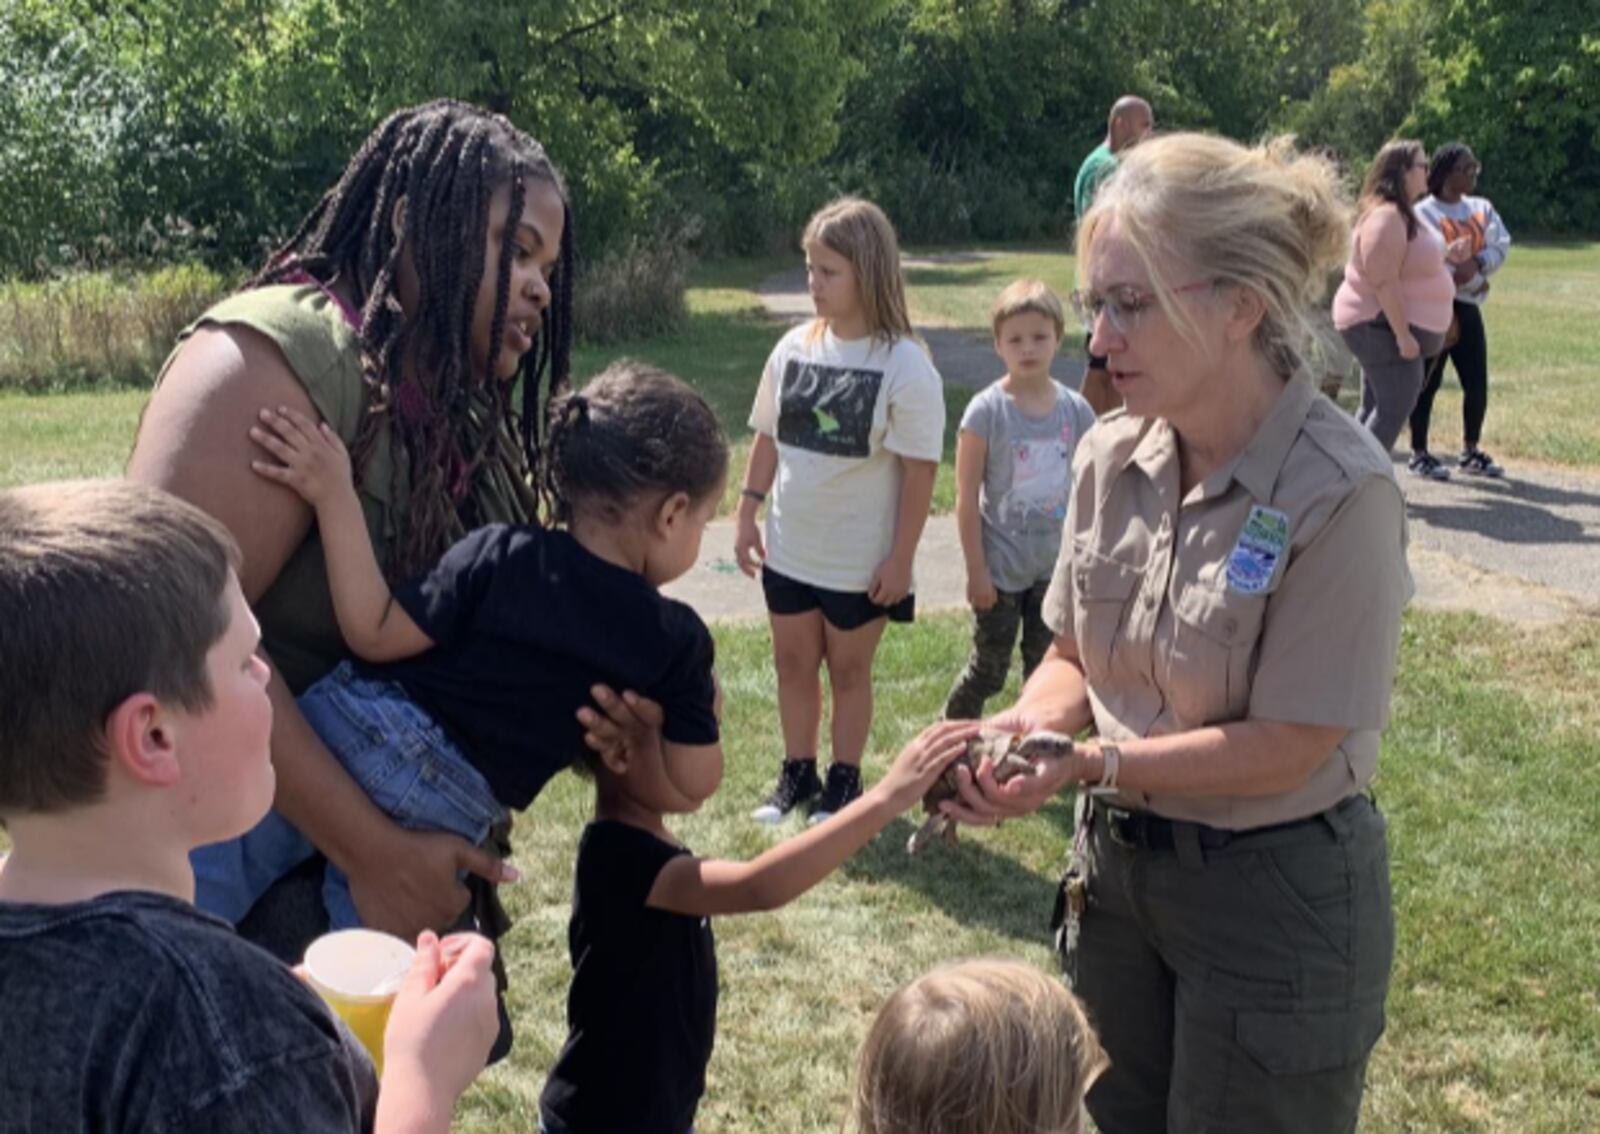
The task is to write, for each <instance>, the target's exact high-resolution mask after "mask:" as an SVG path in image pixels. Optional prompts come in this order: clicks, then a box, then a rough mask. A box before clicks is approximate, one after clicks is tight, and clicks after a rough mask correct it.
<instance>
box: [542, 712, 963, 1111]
mask: <svg viewBox="0 0 1600 1134" xmlns="http://www.w3.org/2000/svg"><path fill="white" fill-rule="evenodd" d="M977 731H978V726H977V723H976V722H973V721H943V722H941V723H939V724H936V725H934V726H933V727H931V728H929V729H927V730H926V731H925V732H923V733H922V735H920V736H918V737H917V738H916V739H915V740H913V741H912V742H911V743H910V744H908V745H906V747H905V749H904V750H903V751H902V752H901V753H900V755H899V756H898V757H897V758H896V759H895V762H894V765H893V767H891V768H890V769H889V772H888V774H887V775H885V776H884V777H883V779H882V780H880V781H879V782H878V783H877V784H875V785H874V786H873V787H872V788H870V789H868V791H867V792H866V793H865V794H864V795H862V796H859V797H858V798H857V799H855V800H854V801H853V802H852V803H850V804H849V805H847V806H846V807H844V808H843V809H842V810H840V811H838V812H836V813H835V814H833V815H831V816H829V817H828V818H827V819H826V820H825V821H823V822H821V823H819V824H817V825H816V826H813V827H808V828H807V829H806V830H804V831H803V832H801V833H800V834H798V835H796V836H795V837H794V838H792V839H789V840H787V841H786V842H782V843H779V844H778V845H777V846H775V847H773V848H772V849H770V850H768V851H767V852H766V853H764V854H762V855H761V856H760V857H759V858H757V859H755V860H754V861H753V862H729V861H726V860H717V859H702V858H696V857H695V856H694V855H693V854H692V853H690V851H689V850H688V848H687V847H685V846H684V845H683V844H682V843H680V842H678V840H677V839H675V838H674V837H673V835H672V832H670V831H669V830H667V827H666V824H665V822H664V821H663V820H664V817H665V816H666V815H669V814H674V813H681V812H687V811H693V810H695V809H696V808H697V807H699V805H700V803H701V802H702V801H701V800H698V799H693V798H688V797H686V796H684V795H683V794H682V793H681V792H680V791H679V790H678V789H677V787H676V786H675V785H674V783H673V780H672V777H671V775H670V774H669V772H668V768H667V763H668V761H669V759H670V757H669V756H668V755H667V754H666V752H665V751H664V750H665V749H666V748H668V747H669V746H668V745H660V746H655V745H638V746H634V747H632V748H629V747H625V746H611V747H608V748H607V749H606V750H605V751H604V752H602V753H601V754H599V755H593V754H586V759H587V760H588V762H589V765H590V767H591V768H592V769H593V771H594V777H595V788H596V803H595V820H594V822H592V823H590V824H589V825H588V826H587V827H586V828H585V829H584V832H583V837H582V839H581V840H580V842H579V844H578V865H577V870H576V881H575V883H574V887H573V901H572V922H571V925H570V927H569V929H568V946H569V948H570V950H571V953H572V968H573V974H572V988H571V991H570V992H569V993H568V997H567V1042H566V1044H565V1046H563V1047H562V1049H561V1054H560V1056H559V1057H558V1058H557V1060H556V1065H555V1068H554V1070H552V1071H551V1073H550V1079H549V1081H548V1082H547V1083H546V1084H545V1088H544V1093H543V1094H542V1095H541V1096H540V1099H539V1113H540V1124H541V1128H542V1129H543V1130H544V1131H545V1134H620V1132H623V1131H625V1132H626V1134H686V1132H687V1131H689V1130H691V1129H692V1127H693V1124H694V1114H695V1109H696V1107H697V1106H698V1105H699V1102H700V1096H701V1095H702V1094H703V1093H704V1091H705V1075H706V1065H707V1064H708V1063H709V1062H710V1060H711V1046H712V1038H713V1035H714V1032H715V1028H716V1017H717V960H716V948H715V944H714V942H713V940H712V936H711V916H712V915H713V914H735V913H753V912H756V911H758V910H771V909H777V908H778V907H779V906H782V905H786V904H787V903H789V902H790V901H793V900H794V899H795V898H797V897H799V896H800V895H801V894H803V893H805V892H806V891H807V890H809V889H811V887H813V886H815V885H816V884H817V883H818V882H820V881H822V880H823V879H824V878H826V877H827V876H828V875H829V874H830V873H832V872H833V870H835V869H836V868H837V867H838V866H839V865H840V864H841V863H843V862H844V861H845V860H846V859H848V858H849V857H850V856H851V855H852V854H854V853H855V852H856V851H857V850H859V849H861V847H863V846H865V845H866V844H867V843H868V842H869V841H870V840H871V839H872V837H873V836H874V835H876V834H877V833H878V832H879V831H880V830H882V829H883V827H884V826H885V825H886V824H887V823H888V822H889V821H890V820H891V819H893V818H894V817H895V816H897V815H899V814H901V813H902V812H904V811H905V810H906V809H907V808H909V807H911V806H912V805H913V804H914V803H916V802H917V801H918V800H919V799H921V798H922V795H923V793H924V792H925V791H927V789H928V787H929V786H930V785H931V784H932V783H933V781H934V779H935V778H936V777H937V776H938V775H939V773H940V772H941V771H943V770H944V767H945V765H946V764H948V763H949V762H950V760H951V759H953V758H954V757H955V756H956V755H957V754H958V753H960V752H962V751H964V750H965V748H966V744H967V740H968V738H970V737H971V736H973V735H975V734H976V733H977Z"/></svg>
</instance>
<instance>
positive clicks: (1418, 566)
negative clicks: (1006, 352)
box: [667, 253, 1600, 625]
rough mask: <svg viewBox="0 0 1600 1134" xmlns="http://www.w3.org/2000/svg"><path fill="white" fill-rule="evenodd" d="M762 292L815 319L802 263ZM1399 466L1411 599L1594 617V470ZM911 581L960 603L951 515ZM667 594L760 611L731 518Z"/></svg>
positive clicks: (939, 356)
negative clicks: (1438, 474)
mask: <svg viewBox="0 0 1600 1134" xmlns="http://www.w3.org/2000/svg"><path fill="white" fill-rule="evenodd" d="M964 255H967V254H964ZM976 255H980V256H981V255H983V253H977V254H976ZM906 262H907V263H908V264H912V265H913V266H914V265H915V264H916V263H918V262H919V261H916V260H913V259H912V258H909V257H908V258H907V261H906ZM757 290H758V292H759V293H760V294H761V296H762V299H763V301H764V302H765V303H766V305H767V308H768V310H770V311H771V312H772V314H773V315H774V316H775V317H776V318H779V319H784V320H787V321H790V322H793V321H797V320H799V319H803V318H808V317H810V315H811V310H812V309H811V303H810V299H809V297H808V296H807V295H806V292H805V273H804V272H803V271H791V272H784V273H781V274H779V275H777V276H773V277H772V278H770V279H768V280H767V281H765V282H764V283H763V284H762V285H761V286H760V287H759V288H758V289H757ZM919 331H920V332H921V333H922V334H923V336H924V338H925V339H926V340H927V342H928V345H929V347H930V349H931V350H932V351H933V357H934V362H935V363H936V364H937V365H938V367H939V372H940V374H942V375H943V376H944V378H945V380H946V381H948V382H951V383H954V384H956V385H961V386H968V387H973V388H976V387H981V386H983V385H986V384H987V383H989V382H991V381H993V380H994V378H995V377H996V375H997V370H996V367H997V364H998V360H997V359H996V358H995V356H994V350H993V347H992V345H991V344H990V342H989V340H988V338H987V337H974V336H972V335H968V334H965V333H963V332H959V331H950V330H943V329H939V328H919ZM1076 354H1077V352H1076V351H1074V350H1071V349H1068V350H1065V351H1063V352H1062V355H1066V356H1075V355H1076ZM1056 377H1057V378H1059V379H1061V380H1062V381H1063V382H1067V383H1068V384H1070V385H1073V386H1076V385H1077V383H1078V382H1080V381H1082V363H1081V360H1079V359H1077V358H1076V357H1062V356H1057V368H1056ZM1490 425H1491V427H1492V425H1493V418H1492V417H1491V419H1490ZM1395 472H1396V475H1397V476H1398V477H1399V480H1400V485H1401V488H1402V489H1403V490H1404V492H1405V494H1406V500H1407V502H1408V505H1409V507H1408V509H1407V511H1408V515H1409V518H1410V521H1411V567H1412V572H1413V574H1414V575H1415V576H1416V580H1417V599H1416V603H1417V605H1418V606H1423V607H1430V608H1436V609H1452V610H1474V611H1478V612H1481V613H1483V614H1488V615H1493V616H1495V617H1498V618H1504V619H1508V620H1510V621H1513V622H1518V623H1524V624H1530V625H1540V624H1548V623H1552V622H1560V621H1563V620H1565V619H1568V618H1571V617H1573V616H1575V615H1584V614H1587V615H1591V616H1600V477H1596V476H1593V475H1585V474H1581V473H1575V472H1569V471H1558V470H1552V469H1547V468H1542V467H1539V466H1533V465H1523V464H1519V463H1515V462H1513V463H1509V464H1508V465H1507V475H1506V479H1505V480H1501V481H1496V480H1483V479H1478V478H1469V477H1457V478H1456V479H1454V480H1452V481H1449V482H1448V483H1440V482H1436V481H1426V480H1419V479H1417V478H1415V477H1412V476H1410V475H1409V474H1408V473H1407V472H1406V471H1405V469H1404V468H1403V467H1400V466H1397V467H1396V470H1395ZM916 578H917V605H918V608H919V609H922V610H937V609H940V608H959V607H965V606H966V575H965V568H964V566H963V561H962V555H961V543H960V540H959V538H958V537H957V535H956V526H955V517H954V516H934V517H931V518H930V519H929V521H928V527H927V529H926V532H925V534H924V535H923V538H922V544H921V546H920V547H919V548H918V550H917V564H916ZM667 592H668V593H669V594H672V595H674V596H676V597H678V598H682V599H684V600H686V601H688V602H691V603H693V604H694V606H695V607H696V608H697V609H698V610H699V611H700V612H701V614H702V615H704V616H705V617H706V618H708V619H730V618H762V617H765V605H764V603H763V601H762V597H761V586H760V584H759V583H758V582H757V581H755V580H751V579H746V578H745V577H744V576H743V575H741V574H740V573H739V571H738V568H737V567H736V566H735V565H734V563H733V526H732V524H731V523H717V524H712V525H711V526H710V527H709V528H708V529H707V531H706V537H705V542H704V545H703V546H702V548H701V557H700V562H699V563H697V564H696V565H695V567H694V569H693V570H692V571H690V572H689V574H687V575H686V576H684V577H683V578H682V579H680V580H678V581H677V582H676V583H675V584H673V585H672V586H671V587H668V588H667Z"/></svg>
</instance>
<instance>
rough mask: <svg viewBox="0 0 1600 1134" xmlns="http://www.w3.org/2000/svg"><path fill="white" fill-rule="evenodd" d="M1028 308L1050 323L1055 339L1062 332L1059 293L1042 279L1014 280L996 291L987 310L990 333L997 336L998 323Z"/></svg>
mask: <svg viewBox="0 0 1600 1134" xmlns="http://www.w3.org/2000/svg"><path fill="white" fill-rule="evenodd" d="M1030 312H1031V313H1032V314H1035V315H1043V316H1044V317H1045V318H1046V319H1049V320H1050V322H1052V323H1054V324H1055V327H1056V338H1057V339H1060V338H1061V336H1062V335H1063V334H1064V333H1066V329H1067V315H1066V312H1065V311H1063V310H1062V308H1061V297H1060V296H1058V295H1056V293H1055V292H1053V291H1051V290H1050V288H1049V287H1048V286H1046V284H1045V283H1044V281H1043V280H1017V281H1016V282H1015V283H1013V284H1011V286H1009V287H1007V288H1006V289H1005V290H1004V291H1002V292H1001V293H1000V296H999V298H997V299H996V300H995V301H994V307H993V309H992V310H991V311H990V312H989V322H990V325H991V326H992V327H993V328H994V337H995V338H997V339H998V338H999V337H1000V325H1001V324H1002V323H1004V322H1005V321H1006V320H1007V319H1011V318H1014V317H1015V316H1018V315H1025V314H1028V313H1030Z"/></svg>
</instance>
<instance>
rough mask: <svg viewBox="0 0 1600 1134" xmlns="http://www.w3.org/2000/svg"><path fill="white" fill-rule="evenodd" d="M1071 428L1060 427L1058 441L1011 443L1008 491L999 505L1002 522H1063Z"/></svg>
mask: <svg viewBox="0 0 1600 1134" xmlns="http://www.w3.org/2000/svg"><path fill="white" fill-rule="evenodd" d="M1071 428H1072V427H1071V426H1070V425H1069V426H1066V427H1065V428H1063V430H1062V439H1061V440H1059V441H1054V440H1038V439H1034V440H1029V441H1020V440H1019V441H1013V442H1011V488H1010V489H1009V490H1008V491H1007V492H1006V495H1005V498H1004V499H1003V500H1002V501H1001V502H1000V518H1001V522H1003V523H1013V524H1015V523H1023V522H1025V521H1027V520H1030V519H1036V518H1040V517H1044V518H1047V519H1051V520H1064V519H1066V517H1067V494H1068V492H1069V491H1070V490H1071V488H1072V445H1071V442H1070V440H1068V439H1069V438H1070V437H1071Z"/></svg>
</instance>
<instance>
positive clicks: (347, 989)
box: [305, 929, 416, 1075]
mask: <svg viewBox="0 0 1600 1134" xmlns="http://www.w3.org/2000/svg"><path fill="white" fill-rule="evenodd" d="M415 955H416V950H415V949H413V948H412V947H411V946H410V945H407V944H406V943H405V942H404V941H402V940H400V939H399V938H398V937H391V936H389V934H387V933H379V932H378V931H377V930H375V929H341V930H338V931H337V932H334V933H325V934H323V935H322V936H321V937H319V938H317V939H316V940H315V941H313V942H312V943H311V947H310V948H309V949H307V950H306V960H305V968H306V978H307V980H308V981H309V982H310V984H311V987H312V988H314V989H316V990H317V994H318V995H320V996H321V997H322V999H323V1000H324V1001H326V1002H327V1005H328V1007H329V1008H332V1009H333V1011H334V1013H335V1014H336V1015H337V1016H338V1017H339V1018H340V1019H341V1020H343V1021H344V1022H345V1023H346V1024H347V1025H348V1026H349V1028H350V1030H351V1031H352V1032H354V1033H355V1037H356V1038H357V1039H358V1040H360V1041H361V1046H363V1047H365V1048H366V1049H367V1054H368V1055H370V1056H372V1064H373V1066H374V1067H376V1068H377V1070H378V1074H380V1075H382V1074H383V1030H384V1028H386V1027H387V1026H388V1024H389V1010H390V1009H391V1008H393V1007H394V997H395V993H397V992H399V991H400V982H401V981H403V980H404V979H405V975H406V972H407V971H408V970H409V969H410V968H411V960H412V958H413V957H414V956H415Z"/></svg>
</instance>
